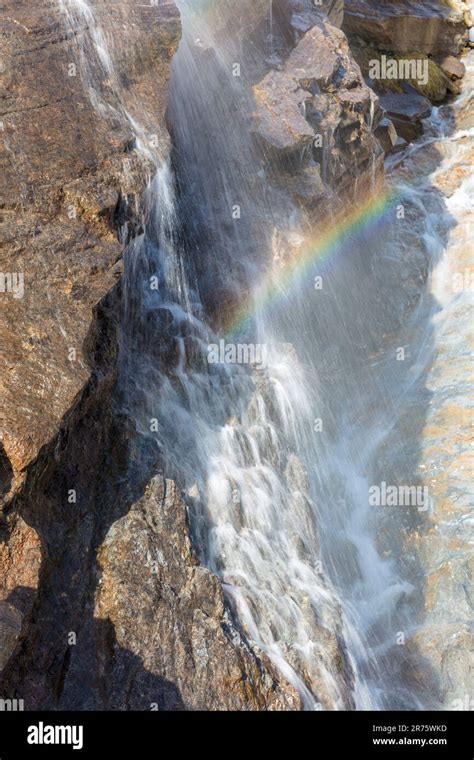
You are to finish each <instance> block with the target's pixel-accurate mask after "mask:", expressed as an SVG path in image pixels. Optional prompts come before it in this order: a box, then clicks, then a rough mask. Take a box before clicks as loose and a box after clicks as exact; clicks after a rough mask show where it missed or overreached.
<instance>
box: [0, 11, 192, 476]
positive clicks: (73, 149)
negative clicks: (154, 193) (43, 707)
mask: <svg viewBox="0 0 474 760" xmlns="http://www.w3.org/2000/svg"><path fill="white" fill-rule="evenodd" d="M66 5H67V4H66ZM92 7H94V8H95V9H96V13H97V22H98V23H99V24H100V23H101V21H104V20H106V23H107V32H108V34H107V41H108V44H109V45H110V53H111V56H112V58H113V62H114V70H113V73H112V75H109V76H105V74H104V70H103V68H102V67H101V65H100V62H98V59H97V53H96V52H94V49H93V46H91V36H90V33H89V31H88V27H89V26H91V25H92V22H90V20H89V21H87V19H86V18H84V17H81V16H80V15H79V16H78V17H77V21H76V22H75V23H74V25H73V26H71V24H70V23H69V22H68V20H67V19H66V17H65V15H64V14H63V13H61V4H60V3H49V2H46V0H41V2H33V0H25V2H22V3H17V2H14V1H13V0H7V2H6V3H3V5H2V10H1V11H0V14H1V29H2V32H1V45H2V60H3V66H4V69H5V87H4V97H3V98H2V101H1V104H0V111H1V113H0V122H1V131H0V161H1V171H0V176H1V185H0V195H1V199H2V209H3V210H2V222H3V224H2V230H1V242H2V252H1V254H0V271H1V272H4V273H21V274H22V276H23V278H24V288H23V289H24V293H23V294H22V296H21V297H17V298H16V297H14V296H13V294H12V293H11V292H2V293H0V312H1V320H0V323H1V327H0V341H1V344H2V352H1V354H2V355H1V358H0V384H1V386H2V396H3V399H4V410H5V411H4V412H3V413H2V418H0V428H1V435H2V440H3V447H4V454H5V457H6V458H7V460H8V462H9V466H10V467H11V468H12V469H13V471H14V474H15V475H17V474H18V472H19V471H20V470H21V469H22V468H24V467H25V466H26V465H27V464H28V462H30V461H31V460H32V459H33V458H34V457H35V455H36V454H37V453H38V450H39V449H40V448H41V446H42V445H43V444H44V443H45V442H46V441H47V440H48V439H49V438H50V437H51V436H52V435H54V433H55V431H56V429H57V425H58V423H59V421H60V419H61V418H62V416H63V414H64V413H65V411H66V410H67V409H68V408H69V406H70V405H71V403H72V401H73V399H74V398H75V396H76V394H77V393H78V392H79V390H80V389H81V387H82V386H83V384H84V383H85V381H86V380H87V377H88V376H89V370H88V367H87V364H86V361H85V357H84V354H83V350H82V346H83V341H84V338H85V336H86V334H87V331H88V328H89V325H90V321H91V312H92V308H93V307H94V306H95V305H96V304H97V303H98V302H99V301H100V299H101V298H102V297H103V295H104V294H105V293H106V292H107V291H108V290H109V289H110V288H112V287H113V285H114V283H115V282H116V263H117V261H118V259H119V258H120V256H121V250H122V245H121V243H120V242H119V240H118V239H117V230H116V225H117V224H119V223H120V215H119V217H118V218H115V212H116V209H117V203H118V200H119V198H120V197H122V198H123V197H126V198H127V199H128V204H129V210H128V214H129V218H128V221H129V224H130V214H131V216H132V217H133V214H135V215H136V216H138V217H139V216H140V210H139V198H140V195H141V192H142V190H143V188H144V186H145V184H146V181H147V176H148V174H149V172H150V165H149V161H148V160H147V159H146V158H145V157H144V156H143V154H141V153H140V152H139V151H137V150H136V149H135V146H136V140H134V139H133V138H134V136H133V129H132V127H131V124H130V122H129V121H128V120H127V119H126V118H125V117H124V116H123V108H126V109H127V110H128V112H129V113H130V114H131V115H132V117H133V118H135V119H136V120H137V121H140V122H141V123H143V125H144V127H143V128H144V131H145V133H146V134H150V135H151V134H153V135H154V140H153V142H156V144H157V145H159V146H160V147H159V150H161V151H162V152H163V155H164V154H165V153H166V151H167V150H168V147H167V142H168V138H167V135H166V133H165V130H164V128H163V121H164V110H165V106H166V100H167V91H168V80H169V76H170V66H171V57H172V54H173V51H174V50H175V49H176V46H177V43H178V41H179V35H180V25H179V18H178V12H177V9H176V7H175V6H174V4H173V3H167V4H166V6H159V7H158V6H154V7H153V6H150V7H147V6H146V5H145V4H143V5H142V6H140V5H139V4H136V3H134V2H132V1H131V0H130V1H129V0H121V1H120V2H109V1H108V0H106V1H105V2H103V3H100V4H97V6H95V4H92ZM125 24H126V28H127V34H126V35H124V34H123V29H124V26H125ZM81 49H83V50H84V58H83V57H82V53H81ZM81 61H85V67H83V64H82V63H81ZM89 75H90V76H89ZM90 77H92V78H90ZM91 88H92V89H93V91H94V92H95V95H94V98H95V100H96V102H99V103H100V102H102V110H101V113H99V111H98V109H97V108H95V107H94V106H93V104H92V102H91V99H90V97H89V94H90V89H91ZM118 90H120V98H121V99H122V102H121V103H120V102H119V100H120V98H119V100H118V99H117V92H118ZM104 109H108V114H109V115H108V116H107V115H106V113H105V111H104ZM114 109H115V110H114ZM132 211H133V213H132Z"/></svg>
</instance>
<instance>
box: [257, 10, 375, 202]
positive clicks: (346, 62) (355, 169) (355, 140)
mask: <svg viewBox="0 0 474 760" xmlns="http://www.w3.org/2000/svg"><path fill="white" fill-rule="evenodd" d="M254 98H255V105H256V110H255V113H254V118H253V121H254V132H255V135H256V137H257V139H258V140H259V141H261V142H262V143H263V145H264V147H265V149H266V150H267V151H270V153H271V154H272V155H273V159H274V161H275V163H276V165H281V163H282V162H286V166H287V167H288V162H291V160H293V163H294V165H295V166H297V167H298V171H302V172H303V174H304V176H303V175H302V176H301V177H300V180H301V182H295V181H294V180H293V179H290V178H289V177H287V182H288V187H290V188H297V187H298V186H300V187H303V188H306V189H305V190H304V191H303V193H302V194H301V192H299V193H297V201H298V202H301V199H302V197H303V198H306V199H307V196H308V194H307V182H308V177H309V176H311V175H313V176H316V175H315V172H314V168H313V170H311V171H310V172H305V168H307V167H310V166H311V164H312V163H313V162H316V163H317V164H318V165H319V170H318V177H320V178H322V182H323V183H324V185H325V187H326V195H327V196H328V195H330V194H331V193H332V190H333V189H334V188H335V187H336V186H337V189H338V194H339V196H340V197H342V196H343V195H344V192H345V191H348V190H349V189H351V188H353V183H354V181H355V174H358V175H359V180H358V181H359V182H360V183H361V186H363V178H364V174H365V172H366V171H367V170H368V171H370V172H372V170H374V167H375V172H376V174H377V173H378V172H379V170H380V165H379V163H378V162H379V160H381V158H382V156H383V153H382V151H381V148H380V145H379V143H378V141H377V140H376V139H375V137H374V135H373V133H372V128H373V127H375V126H376V123H377V119H378V118H379V110H378V99H377V97H376V95H375V94H374V93H373V92H372V91H371V90H370V88H369V87H368V86H367V85H366V84H365V82H364V80H363V77H362V74H361V71H360V68H359V66H358V65H357V63H356V62H355V60H354V59H353V57H352V55H351V52H350V50H349V45H348V42H347V38H346V37H345V35H344V34H343V32H341V31H340V30H339V29H337V28H335V27H333V26H332V25H330V24H328V23H327V22H325V21H319V22H318V23H317V24H315V25H314V26H313V27H312V28H311V29H310V30H309V31H308V32H307V33H306V34H305V35H304V36H303V37H302V38H301V39H300V41H299V42H298V43H297V45H296V47H295V48H294V50H292V52H291V53H290V55H289V56H288V59H287V60H286V62H285V64H284V66H283V67H282V70H281V71H278V72H275V71H271V72H269V73H268V74H267V76H266V77H264V79H263V80H262V81H261V82H259V83H258V84H257V85H256V86H255V87H254ZM372 159H375V160H372ZM369 165H370V169H369ZM316 186H317V188H318V189H317V192H316V196H318V197H320V195H321V193H320V190H321V188H320V187H319V182H317V183H316ZM321 208H322V206H321Z"/></svg>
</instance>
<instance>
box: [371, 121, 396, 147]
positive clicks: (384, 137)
mask: <svg viewBox="0 0 474 760" xmlns="http://www.w3.org/2000/svg"><path fill="white" fill-rule="evenodd" d="M375 136H376V137H377V139H378V140H379V141H380V144H381V145H382V148H383V149H384V151H385V153H387V154H388V153H391V152H392V151H393V150H394V148H395V146H396V144H397V130H396V129H395V127H394V124H393V121H390V119H387V118H384V119H382V121H381V122H380V124H379V125H378V127H377V129H376V130H375Z"/></svg>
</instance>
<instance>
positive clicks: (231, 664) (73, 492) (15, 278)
mask: <svg viewBox="0 0 474 760" xmlns="http://www.w3.org/2000/svg"><path fill="white" fill-rule="evenodd" d="M356 5H359V6H364V7H366V12H367V17H366V19H365V21H366V24H367V25H368V27H370V25H371V24H372V31H371V32H370V34H371V35H372V34H373V35H375V39H376V43H377V45H379V40H382V41H381V42H380V47H381V48H383V46H384V45H385V44H387V45H388V44H390V45H392V46H393V45H394V44H395V42H396V41H397V40H398V42H396V44H399V45H401V44H402V37H403V34H405V33H406V30H407V29H410V30H411V29H413V32H412V37H411V39H410V42H412V41H413V39H414V37H415V36H416V34H418V32H417V30H418V29H419V26H417V24H418V21H419V20H420V18H421V19H422V21H423V24H424V31H425V30H426V29H428V27H429V29H431V31H430V33H429V34H428V32H427V34H426V35H424V31H423V35H421V37H420V39H423V40H424V42H423V45H425V46H426V47H429V49H430V52H437V51H438V52H443V53H444V52H446V51H453V49H454V48H456V49H457V47H458V46H459V45H460V44H462V40H463V39H464V37H463V35H464V34H465V32H464V31H463V30H464V26H463V24H464V22H463V24H461V22H459V19H458V16H457V15H456V14H455V13H451V12H450V11H448V10H445V11H443V12H442V13H441V12H439V13H438V11H436V12H434V11H433V19H434V20H432V21H431V22H430V24H428V25H427V24H426V14H425V16H422V14H421V13H420V11H418V12H417V11H416V8H415V9H414V3H410V4H409V3H404V4H403V8H404V11H403V13H405V15H403V13H402V6H401V4H396V7H398V6H400V7H399V11H400V13H395V12H394V11H393V4H392V6H391V12H392V16H390V19H389V20H390V22H391V25H390V24H387V23H386V22H385V20H384V19H382V21H379V20H376V21H375V22H374V21H373V19H372V16H373V13H375V11H373V6H374V4H373V3H369V2H365V3H362V2H361V3H355V2H354V3H351V2H347V3H346V6H347V8H348V11H347V14H346V17H345V18H346V22H345V23H346V28H347V29H348V30H349V31H351V32H354V33H355V34H357V35H358V36H360V37H362V38H364V34H366V35H369V31H364V28H363V24H362V22H361V21H360V20H359V21H357V23H359V25H361V26H360V28H359V29H358V30H354V29H353V28H352V29H351V28H350V24H351V23H353V22H352V21H351V19H353V17H354V18H355V17H356V18H357V19H359V16H358V12H356V11H355V10H354V8H355V6H356ZM378 5H381V4H380V3H378ZM63 7H64V8H66V9H69V14H65V13H60V12H59V10H60V6H59V4H51V3H50V2H46V0H41V1H40V2H39V3H38V2H33V0H25V1H24V2H23V3H20V4H19V3H17V2H14V1H13V0H7V3H6V4H4V6H3V9H2V32H1V41H2V45H3V58H2V61H3V64H2V65H3V66H4V68H5V70H6V71H8V72H9V73H8V74H7V81H6V88H5V96H4V97H3V98H2V101H1V116H0V129H1V132H0V136H1V137H2V180H3V185H4V186H3V187H2V196H3V197H2V223H3V229H2V243H3V244H4V245H3V250H2V254H1V261H0V270H1V281H0V286H1V287H0V310H1V312H2V319H1V326H0V340H1V343H2V356H1V359H0V383H1V390H2V397H3V398H4V408H3V409H2V412H1V417H0V427H1V433H2V442H1V446H0V475H1V480H2V482H1V488H0V495H1V497H2V498H3V500H4V509H3V511H2V512H0V563H1V568H2V574H1V577H0V695H1V696H2V697H3V698H14V697H16V698H21V699H24V701H25V708H26V709H27V710H28V709H29V710H31V709H115V710H150V709H159V710H183V709H187V710H195V709H206V710H217V709H231V710H248V709H251V710H299V709H301V706H302V704H301V700H300V697H299V696H298V694H297V693H296V692H295V690H294V688H293V687H292V686H290V685H289V684H288V683H287V682H286V681H285V679H284V678H283V677H282V676H281V674H279V673H277V672H276V670H275V668H274V666H273V665H272V664H271V663H270V662H269V661H268V659H267V658H266V657H265V656H264V655H263V654H262V653H261V652H260V651H259V650H258V648H257V647H256V646H255V645H254V644H253V643H252V642H248V641H246V640H245V637H244V636H243V635H242V634H241V633H239V630H238V625H237V623H236V621H235V620H234V618H233V616H232V615H231V613H230V611H229V608H228V606H227V604H226V602H225V600H224V595H223V591H222V588H221V585H220V583H219V582H218V580H217V578H216V577H215V576H214V575H213V574H212V573H211V572H209V571H208V570H207V569H205V568H204V567H202V566H201V565H200V564H199V562H198V561H197V558H196V554H195V552H194V550H193V546H192V540H191V529H190V526H189V523H188V515H187V509H186V506H185V504H184V502H183V500H182V498H181V496H180V492H179V488H178V486H177V485H176V484H175V483H174V482H172V481H170V480H165V479H164V477H163V474H162V470H163V460H162V456H161V452H160V451H159V450H158V449H157V447H156V446H154V445H153V443H150V440H149V439H146V438H144V437H142V436H141V435H140V433H139V432H138V431H137V429H136V427H137V426H136V424H135V422H134V420H133V417H132V415H128V414H127V413H126V412H124V408H125V406H126V405H124V404H123V398H122V395H121V394H122V390H123V389H122V388H121V387H120V385H119V384H118V383H117V363H118V353H119V350H118V346H119V338H120V335H119V323H120V315H121V309H122V306H123V302H122V299H123V292H122V285H121V282H120V276H121V273H122V268H123V266H122V263H121V261H120V259H121V255H122V249H123V244H124V243H125V242H127V241H128V240H129V238H130V237H132V236H134V235H135V234H136V233H138V232H139V231H140V229H141V225H142V223H143V218H142V217H143V214H142V209H141V200H140V199H141V196H142V192H143V189H144V187H145V184H146V182H147V178H148V176H149V175H150V174H151V173H152V172H153V171H154V168H155V166H156V163H157V162H160V161H162V160H163V159H164V158H165V157H166V156H167V154H168V151H169V138H168V135H167V132H166V130H165V128H164V124H163V122H164V112H165V108H166V106H167V100H168V80H169V77H170V63H171V59H172V57H173V54H174V51H175V50H176V47H177V43H178V40H179V36H180V24H179V19H178V13H177V11H176V8H175V6H174V4H173V3H165V4H159V5H156V6H155V5H153V4H150V6H147V5H146V4H139V3H136V2H134V0H120V2H115V1H114V0H97V2H95V3H92V2H91V3H86V2H81V3H74V2H71V3H65V4H64V5H63ZM241 7H242V6H239V8H241ZM430 7H431V6H430ZM433 7H434V4H433ZM246 8H247V10H248V13H247V12H246V10H245V9H243V10H239V16H238V24H237V26H238V33H237V38H238V44H239V45H243V44H244V43H245V39H246V37H247V35H248V36H250V37H252V35H254V34H257V33H258V34H262V33H263V34H265V32H262V29H263V28H264V27H265V28H266V29H267V32H268V30H270V32H271V33H273V27H270V26H269V25H268V20H269V19H268V10H269V3H268V0H261V1H259V2H253V3H250V4H249V5H248V7H247V6H246ZM387 8H388V5H387ZM407 8H409V14H408V18H409V23H408V22H407V21H406V18H407ZM436 8H438V4H436ZM273 11H274V18H273V23H274V24H276V25H277V26H278V27H279V29H280V33H281V35H282V37H283V38H284V39H285V44H286V48H285V55H284V56H283V57H282V58H281V60H280V59H278V61H277V63H276V64H275V62H274V61H273V62H272V64H271V65H272V66H274V68H271V69H270V66H267V67H266V69H265V70H264V71H263V72H262V71H260V72H259V77H258V78H257V79H256V80H255V82H253V84H254V88H253V94H254V104H253V105H254V106H255V110H254V113H253V114H252V127H251V128H252V130H253V134H254V136H255V138H256V142H257V144H258V146H259V151H260V156H261V157H262V165H263V166H264V168H265V170H266V171H267V172H268V175H267V176H265V183H266V182H267V179H268V178H269V179H270V182H273V183H274V184H275V186H277V187H278V189H279V191H281V193H282V194H286V196H287V197H288V198H289V199H291V201H292V202H293V201H295V202H296V204H297V206H298V207H299V208H301V209H303V210H304V212H305V213H307V216H306V217H305V218H307V219H308V220H311V221H312V222H317V221H318V220H319V219H321V218H323V217H324V215H325V214H326V212H327V211H328V209H329V207H331V209H332V208H334V205H337V204H341V205H342V204H343V203H344V202H347V199H350V198H351V197H352V195H353V194H354V192H355V190H356V189H357V191H358V192H359V193H363V192H366V191H370V192H374V191H375V190H376V187H377V183H378V181H379V179H380V178H381V176H382V171H383V169H382V159H383V154H382V151H381V148H380V145H379V142H378V140H377V139H376V136H374V135H375V130H376V129H378V130H379V134H380V135H381V140H382V139H384V140H386V141H387V145H388V144H389V143H390V144H392V145H395V144H396V142H397V141H396V136H395V135H394V134H393V129H392V126H391V124H390V122H388V123H387V122H386V123H385V124H384V122H381V123H379V121H380V118H381V116H382V113H381V110H380V109H379V106H378V100H377V97H376V96H375V95H374V93H373V92H372V91H371V90H370V89H369V88H368V87H367V85H366V84H365V83H364V80H363V77H362V75H361V72H360V69H359V67H358V65H357V64H356V63H355V61H354V59H353V57H352V55H351V53H350V50H349V46H348V43H347V39H346V37H345V34H344V33H343V32H341V31H340V30H339V29H338V28H337V27H338V26H340V25H341V23H342V11H343V3H342V0H332V1H331V0H328V2H327V3H325V4H324V5H323V6H322V8H321V9H319V8H316V9H315V8H314V7H313V6H312V4H311V3H310V2H309V1H308V0H301V1H299V2H298V1H297V0H278V1H277V2H275V3H274V4H273ZM423 13H425V11H423ZM214 14H216V15H217V21H216V24H217V26H216V29H218V30H221V31H223V32H224V31H228V30H229V28H230V27H229V24H230V25H232V23H233V22H234V20H235V3H231V2H226V3H225V4H220V5H219V8H218V11H217V10H216V8H215V7H214ZM389 15H390V14H389V12H388V10H387V18H388V16H389ZM377 18H378V17H377ZM402 18H403V19H405V20H404V21H403V23H402V21H399V20H400V19H402ZM430 18H431V16H430ZM393 21H395V23H392V22H393ZM415 22H416V23H415ZM354 23H355V22H354ZM105 24H106V28H107V35H105V36H104V34H103V32H102V31H101V30H102V29H103V28H104V27H105ZM219 24H220V26H219ZM404 25H405V26H404ZM125 27H126V34H124V33H123V32H124V28H125ZM392 27H393V29H394V30H398V31H396V33H395V31H393V34H392V31H390V29H392ZM461 27H462V28H461ZM384 35H385V36H384ZM391 35H392V36H391ZM386 39H387V40H389V42H385V41H384V40H386ZM104 42H105V43H106V46H105V47H104V44H103V43H104ZM418 47H419V46H418ZM391 49H392V48H391ZM393 49H395V48H393ZM206 54H207V53H206ZM445 66H446V67H449V69H448V68H446V71H447V73H448V74H449V76H451V75H452V76H457V74H456V71H459V69H457V68H456V67H455V65H454V64H453V63H452V61H451V62H449V61H448V63H445ZM269 69H270V70H269ZM3 73H4V72H3ZM216 92H217V90H216ZM214 97H217V96H216V95H215V94H214V93H213V98H214ZM388 97H392V96H391V95H390V96H388ZM400 97H401V98H403V102H402V101H400V100H399V102H398V103H396V102H395V101H394V100H393V98H395V95H394V96H393V98H392V100H391V101H390V102H388V101H387V102H386V103H385V104H384V105H385V108H386V109H387V111H388V113H389V114H390V116H391V118H392V119H393V120H394V122H396V120H397V119H398V121H399V122H400V124H402V123H403V119H404V113H405V112H406V111H407V109H410V108H411V109H412V110H411V111H410V115H409V122H410V124H411V123H412V121H413V118H415V120H416V119H418V120H419V119H421V118H422V116H423V114H424V109H425V104H424V103H423V102H421V101H420V100H419V101H417V103H416V104H415V103H412V104H410V103H409V102H408V100H407V97H406V95H403V96H400ZM178 116H179V113H178ZM249 121H250V119H249ZM193 126H194V125H193ZM398 126H400V125H398ZM398 126H397V129H398ZM400 133H402V128H401V127H400ZM382 135H383V136H382ZM319 138H321V140H320V139H319ZM407 139H412V138H411V137H409V136H407ZM224 147H225V146H224ZM252 158H253V154H252ZM252 181H254V180H252ZM259 181H260V180H257V179H255V187H257V188H258V187H261V185H258V182H259ZM255 187H254V191H255ZM188 191H189V192H193V188H192V187H190V188H188ZM222 197H223V195H219V198H218V202H221V201H222ZM212 200H213V201H214V199H212ZM256 223H258V224H260V225H261V224H262V223H261V220H260V219H258V220H257V222H256ZM228 226H229V225H228ZM118 230H120V232H121V236H122V237H121V239H120V241H119V240H118V239H117V231H118ZM280 232H281V231H279V230H277V233H280ZM282 235H283V233H282ZM277 236H278V235H277ZM224 242H227V238H226V239H224ZM281 243H282V245H281V247H282V248H284V249H285V251H286V254H285V255H288V252H290V254H291V250H292V248H291V244H288V241H287V240H282V241H281ZM237 244H238V246H239V248H238V249H237V250H240V249H241V248H242V239H237ZM297 244H298V242H296V243H295V246H296V245H297ZM92 309H94V317H93V321H92V326H91V318H92ZM163 311H166V310H163ZM157 316H158V315H157ZM158 322H159V320H158V319H157V324H158ZM161 324H163V322H162V323H161ZM168 349H169V345H167V343H166V338H165V337H164V336H163V335H162V334H161V333H160V345H159V347H158V348H156V355H159V356H160V359H163V356H166V355H167V351H168ZM157 473H158V474H157ZM423 540H424V544H423V548H422V549H420V551H425V549H426V551H427V553H428V554H429V552H428V549H429V540H430V539H429V537H428V538H427V537H425V538H424V539H423ZM436 540H438V539H436ZM446 546H447V549H449V551H451V549H455V548H456V541H455V538H454V539H453V541H452V542H451V543H449V544H447V545H446ZM444 548H445V547H444V545H443V546H442V549H443V551H444ZM428 561H429V560H428V559H427V563H428ZM449 562H451V560H449ZM448 564H449V563H448ZM451 565H452V566H453V568H454V569H452V576H453V577H454V578H455V579H456V582H455V583H453V584H452V586H450V587H449V588H450V589H451V588H452V589H454V590H453V594H455V597H456V603H457V604H458V605H459V609H460V610H461V612H462V613H463V614H464V612H465V608H464V607H463V604H462V598H460V597H461V595H460V592H459V588H460V587H461V585H462V584H460V583H458V580H457V579H458V578H462V577H463V575H462V574H463V573H464V569H463V568H461V569H459V567H458V566H456V567H454V565H453V563H451ZM451 565H449V567H451ZM436 572H437V571H436V568H433V577H434V581H433V590H432V592H431V597H432V600H433V604H432V609H433V610H434V611H433V616H432V619H433V621H435V622H436V621H437V620H438V618H439V619H441V613H442V612H443V611H444V609H445V607H446V605H447V604H448V601H447V599H446V594H445V592H444V591H443V588H444V587H442V585H441V584H439V583H438V581H437V576H436ZM449 572H451V569H450V570H449ZM438 613H439V614H438ZM443 614H444V613H443ZM458 633H459V632H458ZM464 633H465V631H464V628H463V629H462V631H461V633H459V636H458V640H459V641H462V645H463V647H464V641H465V639H464ZM449 634H450V631H447V630H446V629H444V628H441V629H440V635H441V636H442V635H449ZM456 635H458V634H456ZM318 644H319V645H320V646H321V648H322V658H323V657H324V658H326V657H327V658H328V660H329V661H331V662H332V661H337V660H338V659H340V658H341V651H342V650H341V648H340V644H339V641H338V636H337V631H332V632H328V633H326V634H324V632H323V631H322V632H321V634H320V638H319V639H318ZM440 651H441V650H440V648H437V649H436V650H435V651H434V652H433V651H429V652H427V655H426V656H427V657H429V658H430V659H431V660H432V661H433V662H434V661H436V666H437V667H441V668H442V667H445V665H444V664H443V662H441V660H442V658H443V653H442V652H441V655H440ZM446 651H447V658H446V661H447V662H448V661H449V663H451V661H452V660H454V659H455V658H456V656H457V650H456V647H455V646H453V647H451V648H449V651H448V650H446ZM440 662H441V665H440V664H439V663H440ZM460 662H461V666H460V669H461V668H463V669H464V668H466V667H467V666H466V662H465V661H464V659H463V660H462V661H461V660H460ZM449 667H451V666H449ZM341 677H346V678H347V682H348V683H349V680H348V677H347V675H346V674H344V673H343V674H342V676H341ZM463 688H464V687H463ZM348 703H349V702H348Z"/></svg>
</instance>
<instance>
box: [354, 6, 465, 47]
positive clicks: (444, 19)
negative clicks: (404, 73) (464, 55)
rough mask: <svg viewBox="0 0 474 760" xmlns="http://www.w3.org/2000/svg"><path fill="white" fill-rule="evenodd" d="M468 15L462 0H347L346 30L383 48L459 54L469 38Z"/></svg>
mask: <svg viewBox="0 0 474 760" xmlns="http://www.w3.org/2000/svg"><path fill="white" fill-rule="evenodd" d="M465 14H466V5H465V4H464V3H463V2H461V0H453V1H452V2H450V3H446V2H444V1H443V0H435V2H430V3H420V2H418V0H395V2H384V3H381V2H380V1H379V0H345V5H344V23H343V29H344V31H345V32H347V34H350V35H356V36H357V37H359V38H361V39H363V40H365V41H366V42H369V43H371V44H373V45H374V46H375V47H377V48H379V49H381V50H389V51H391V52H396V53H410V52H413V51H414V50H416V51H418V52H421V53H428V54H437V53H452V54H453V55H456V54H458V53H460V52H461V50H462V48H463V47H464V46H465V44H466V42H467V38H468V31H467V25H466V15H465Z"/></svg>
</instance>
